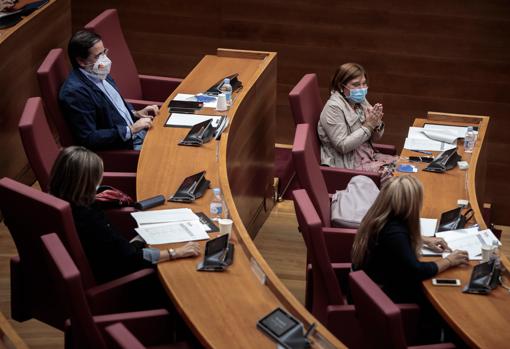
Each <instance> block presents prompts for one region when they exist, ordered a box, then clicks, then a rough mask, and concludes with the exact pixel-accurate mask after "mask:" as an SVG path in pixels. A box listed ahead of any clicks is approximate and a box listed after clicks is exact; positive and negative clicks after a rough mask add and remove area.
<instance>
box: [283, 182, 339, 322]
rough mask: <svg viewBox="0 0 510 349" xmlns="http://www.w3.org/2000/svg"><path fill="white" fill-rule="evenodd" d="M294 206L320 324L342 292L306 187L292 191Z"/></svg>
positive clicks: (314, 312) (315, 309)
mask: <svg viewBox="0 0 510 349" xmlns="http://www.w3.org/2000/svg"><path fill="white" fill-rule="evenodd" d="M292 195H293V197H294V208H295V210H296V217H297V220H298V224H299V227H300V230H301V232H302V234H303V239H304V240H305V243H306V247H307V249H308V253H309V255H310V257H311V260H312V267H313V273H312V274H313V311H312V312H313V314H314V316H315V317H316V318H317V319H318V320H319V321H321V322H322V323H327V307H328V306H329V305H343V304H345V302H344V295H343V292H342V289H341V288H340V284H339V280H338V278H337V277H336V274H335V272H334V271H333V268H332V267H331V261H330V256H329V253H328V249H327V247H326V240H325V238H324V234H323V232H322V223H321V220H320V218H319V215H318V214H317V211H316V210H315V207H314V206H313V204H312V201H311V200H310V197H309V196H308V194H307V192H306V190H304V189H299V190H294V191H293V192H292Z"/></svg>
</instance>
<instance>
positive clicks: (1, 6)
mask: <svg viewBox="0 0 510 349" xmlns="http://www.w3.org/2000/svg"><path fill="white" fill-rule="evenodd" d="M16 1H17V0H0V12H1V11H5V10H9V9H11V8H13V7H14V5H15V3H16Z"/></svg>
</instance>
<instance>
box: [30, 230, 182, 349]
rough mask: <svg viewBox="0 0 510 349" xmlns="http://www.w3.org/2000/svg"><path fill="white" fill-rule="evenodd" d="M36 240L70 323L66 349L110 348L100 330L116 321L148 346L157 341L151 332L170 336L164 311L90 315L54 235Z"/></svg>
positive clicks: (72, 266) (80, 284)
mask: <svg viewBox="0 0 510 349" xmlns="http://www.w3.org/2000/svg"><path fill="white" fill-rule="evenodd" d="M40 239H41V242H42V250H43V255H44V257H45V264H46V266H47V267H48V270H49V273H50V279H51V280H52V281H53V282H54V283H55V285H56V287H57V288H58V291H59V294H60V295H61V297H62V300H63V303H64V305H65V307H66V309H68V311H69V314H70V322H69V321H68V322H67V323H66V347H67V348H98V349H101V348H104V349H106V348H111V345H110V344H109V339H108V337H107V336H106V333H105V331H104V327H106V326H108V325H110V324H113V323H118V322H119V321H120V322H126V324H129V325H131V326H132V327H133V328H135V329H138V330H140V331H141V332H143V334H144V335H145V337H146V338H147V339H148V341H149V343H150V344H151V345H153V344H158V342H159V340H161V334H160V333H159V332H156V331H154V330H155V329H157V330H159V331H161V330H166V333H167V336H168V337H170V338H171V337H172V334H173V332H174V331H173V330H174V328H173V322H172V319H171V318H170V315H169V313H168V311H167V310H166V309H155V310H145V311H138V312H130V313H118V314H107V315H106V314H103V315H99V316H93V313H92V311H91V309H90V306H89V302H88V299H87V294H86V291H85V289H84V288H83V282H82V278H81V275H80V271H79V270H78V268H77V266H76V264H75V263H74V262H73V259H72V258H71V256H70V255H69V253H68V252H67V250H66V248H65V247H64V244H63V243H62V241H61V240H60V238H59V237H58V235H57V234H55V233H51V234H47V235H43V236H42V237H41V238H40ZM139 296H140V295H139ZM158 347H159V346H158Z"/></svg>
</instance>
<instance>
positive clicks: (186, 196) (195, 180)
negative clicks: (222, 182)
mask: <svg viewBox="0 0 510 349" xmlns="http://www.w3.org/2000/svg"><path fill="white" fill-rule="evenodd" d="M210 183H211V182H210V181H208V180H207V179H205V171H202V172H198V173H195V174H194V175H191V176H189V177H186V178H185V179H184V181H183V182H182V184H181V185H180V186H179V189H177V191H176V192H175V194H174V195H172V196H171V197H170V198H169V199H168V201H175V202H193V201H195V200H196V199H198V198H200V197H202V195H204V193H205V191H206V190H207V188H209V184H210Z"/></svg>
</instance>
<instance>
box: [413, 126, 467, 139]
mask: <svg viewBox="0 0 510 349" xmlns="http://www.w3.org/2000/svg"><path fill="white" fill-rule="evenodd" d="M423 128H424V129H425V130H438V131H443V130H447V131H449V132H452V133H454V134H455V135H456V136H457V138H464V137H465V136H466V132H467V126H451V125H436V124H426V125H424V126H423Z"/></svg>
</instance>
